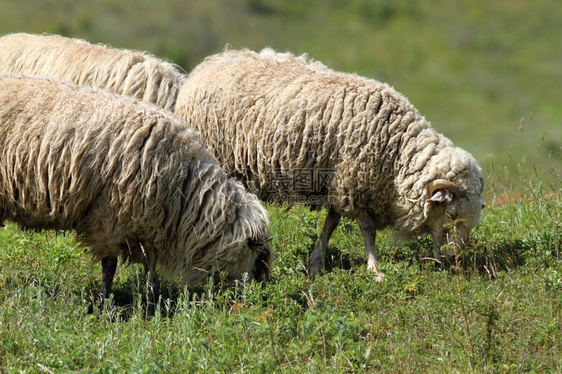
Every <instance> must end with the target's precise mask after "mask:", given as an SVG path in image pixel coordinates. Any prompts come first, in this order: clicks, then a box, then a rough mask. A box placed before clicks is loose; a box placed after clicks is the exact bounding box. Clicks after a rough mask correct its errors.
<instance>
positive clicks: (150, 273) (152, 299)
mask: <svg viewBox="0 0 562 374" xmlns="http://www.w3.org/2000/svg"><path fill="white" fill-rule="evenodd" d="M144 270H145V271H146V277H147V286H148V303H149V304H150V305H151V306H156V303H157V302H158V299H159V298H160V283H159V282H158V277H157V276H156V273H155V272H154V269H151V268H150V267H149V266H148V265H147V264H146V263H145V264H144Z"/></svg>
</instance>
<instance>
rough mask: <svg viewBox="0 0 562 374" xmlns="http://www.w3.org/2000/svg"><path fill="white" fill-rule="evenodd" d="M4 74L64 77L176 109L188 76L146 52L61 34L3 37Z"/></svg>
mask: <svg viewBox="0 0 562 374" xmlns="http://www.w3.org/2000/svg"><path fill="white" fill-rule="evenodd" d="M0 51H1V52H0V71H2V72H5V73H21V74H27V75H40V76H45V77H50V78H62V79H65V80H68V81H71V82H74V83H76V84H79V85H87V86H95V87H100V88H104V89H106V90H107V91H110V92H115V93H118V94H122V95H128V96H134V97H137V98H139V99H142V100H146V101H149V102H152V103H155V104H157V105H158V106H160V107H162V108H164V109H168V110H173V109H174V106H175V102H176V98H177V95H178V91H179V88H180V87H181V85H182V84H183V82H184V80H185V77H186V75H185V74H184V72H183V70H181V68H179V67H178V66H176V65H174V64H172V63H169V62H167V61H164V60H162V59H159V58H157V57H155V56H153V55H151V54H149V53H147V52H137V51H131V50H126V49H116V48H111V47H108V46H105V45H101V44H90V43H89V42H87V41H85V40H81V39H73V38H65V37H62V36H58V35H33V34H26V33H16V34H8V35H5V36H3V37H0Z"/></svg>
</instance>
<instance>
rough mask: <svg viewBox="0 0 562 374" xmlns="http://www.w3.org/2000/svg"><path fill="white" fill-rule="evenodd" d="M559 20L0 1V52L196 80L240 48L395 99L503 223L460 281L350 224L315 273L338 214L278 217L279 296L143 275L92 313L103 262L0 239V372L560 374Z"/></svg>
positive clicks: (94, 0)
mask: <svg viewBox="0 0 562 374" xmlns="http://www.w3.org/2000/svg"><path fill="white" fill-rule="evenodd" d="M561 12H562V3H557V2H552V1H547V0H534V1H530V0H505V1H502V2H489V1H484V0H462V1H458V2H450V1H446V0H435V1H431V2H430V1H427V0H423V1H416V2H411V1H408V0H395V1H390V0H381V1H370V0H350V1H347V2H340V1H336V0H309V1H307V2H304V1H301V0H284V1H276V0H229V1H220V0H189V1H180V0H166V1H160V2H154V1H148V0H139V1H136V2H114V1H109V0H88V1H86V0H43V1H41V2H37V1H34V0H19V1H17V2H14V1H11V0H0V35H1V34H5V33H10V32H16V31H26V32H34V33H40V32H49V33H58V34H63V35H66V36H73V37H80V38H85V39H88V40H90V41H92V42H103V43H110V44H112V45H113V46H116V47H123V48H133V49H140V50H148V51H150V52H152V53H155V54H157V55H160V56H165V57H167V58H168V59H170V60H173V61H175V62H176V63H178V64H179V65H180V66H182V67H183V68H184V69H185V70H186V71H189V70H190V69H191V68H192V67H193V66H195V65H196V64H197V63H198V62H199V61H201V59H203V58H204V57H205V56H206V55H208V54H211V53H215V52H218V51H220V50H222V49H223V48H224V46H225V45H226V44H230V45H232V46H233V47H242V46H244V47H249V48H252V49H260V48H262V47H264V46H273V47H274V48H276V49H279V50H291V51H293V52H295V53H298V54H300V53H308V54H309V55H310V56H311V57H313V58H316V59H319V60H321V61H322V62H324V63H325V64H327V65H329V66H330V67H333V68H336V69H339V70H343V71H348V72H358V73H359V74H361V75H364V76H368V77H371V78H374V79H378V80H381V81H385V82H388V83H390V84H391V85H393V86H395V88H397V89H398V90H399V91H401V92H402V93H404V94H405V95H406V96H407V97H409V98H410V100H411V101H412V103H413V104H414V105H415V106H416V107H418V109H419V110H420V112H421V113H422V114H424V115H425V116H426V118H428V119H429V120H430V121H431V122H432V124H433V126H434V127H435V128H436V129H437V130H439V131H441V132H443V133H445V134H446V135H447V136H448V137H450V138H451V139H452V140H453V141H454V142H455V144H458V145H460V146H462V147H463V148H465V149H467V150H469V151H470V152H472V153H473V154H474V155H475V157H476V158H477V159H478V160H479V162H480V163H481V165H482V166H483V168H484V172H485V179H486V189H485V194H484V200H485V202H486V203H487V205H488V207H487V208H486V209H485V210H484V213H483V216H482V219H481V222H480V224H479V226H478V227H477V228H476V230H475V231H474V232H473V234H472V237H471V242H470V246H469V248H468V249H467V250H466V252H465V253H463V255H462V264H461V265H460V266H458V267H453V268H442V267H440V266H439V265H437V264H436V263H435V262H434V261H431V260H430V259H429V257H430V256H431V254H432V251H433V249H432V242H431V239H430V238H427V237H423V238H420V239H419V240H417V241H413V242H402V241H399V240H397V239H396V238H394V236H393V234H392V232H391V231H383V232H380V233H379V235H378V238H377V240H378V242H377V244H378V250H379V254H380V262H381V269H382V271H384V272H385V274H386V278H385V281H384V282H381V283H378V282H375V281H374V275H373V274H371V273H370V272H368V271H367V269H366V266H365V259H364V246H363V241H362V238H361V236H360V234H359V232H358V228H357V226H356V224H355V223H354V222H350V221H346V220H344V221H343V222H342V224H341V225H340V226H339V227H338V229H337V230H336V232H335V233H334V236H333V238H332V240H331V241H330V244H329V248H328V253H327V271H326V272H325V273H323V274H322V275H320V276H318V277H316V278H315V279H312V278H310V277H309V276H308V275H307V274H306V267H305V264H306V263H307V256H308V253H309V251H310V250H311V248H312V246H313V243H314V242H315V241H316V239H317V236H318V232H319V230H320V227H321V226H322V222H323V219H324V214H325V211H322V212H320V213H317V212H309V211H308V210H307V209H306V208H304V207H295V208H293V209H291V210H290V211H289V212H286V213H285V212H284V208H281V207H268V209H269V211H270V215H271V230H272V233H273V234H274V239H273V247H274V250H275V252H276V254H277V257H278V258H277V261H276V262H275V264H274V268H273V274H272V279H271V281H270V282H269V283H268V284H267V285H266V286H264V287H261V286H259V285H257V284H254V283H251V282H239V283H237V284H226V283H223V282H219V281H217V282H210V283H208V284H205V285H201V286H198V287H191V288H186V289H180V288H178V287H177V286H176V285H175V284H174V283H173V282H171V283H169V284H166V285H165V286H164V288H163V290H162V291H163V296H164V298H163V302H162V304H161V305H160V307H159V308H157V310H156V311H155V313H154V315H148V313H147V308H146V307H145V298H146V293H145V292H144V288H145V280H144V278H143V274H142V271H141V269H140V268H139V267H138V266H120V268H119V270H118V274H117V278H116V284H115V286H114V288H115V294H114V297H113V299H112V300H111V301H110V302H108V303H106V304H105V305H104V307H103V309H101V310H100V309H99V308H98V305H97V292H98V289H99V287H100V281H101V268H100V266H99V264H91V262H90V257H89V256H88V255H87V254H84V253H83V252H82V250H80V249H78V247H77V243H76V242H75V241H74V239H73V236H72V233H67V234H63V233H58V234H57V233H54V232H40V233H34V232H27V231H22V230H20V229H18V228H17V227H16V226H14V225H12V224H8V225H7V227H6V228H0V374H9V373H10V374H11V373H20V372H22V373H66V372H80V373H123V372H125V373H186V372H189V373H197V372H201V373H210V372H221V373H222V372H224V373H231V372H237V373H242V372H244V373H262V372H263V373H271V372H294V373H301V372H313V373H316V372H317V373H336V372H353V373H355V372H358V373H361V372H365V373H367V372H388V373H404V372H431V373H433V372H443V373H467V372H468V373H524V372H525V373H557V372H562V219H561V214H562V213H561V212H562V196H561V195H560V192H559V190H560V184H561V182H562V175H561V173H562V169H561V168H560V165H561V162H562V148H561V146H562V126H561V123H560V122H561V118H562V106H561V105H560V84H559V83H560V82H561V81H562V70H561V69H560V64H561V63H562V49H561V48H560V46H561V45H562V44H561V41H562V34H560V31H559V30H560V29H559V23H560V21H559V14H561Z"/></svg>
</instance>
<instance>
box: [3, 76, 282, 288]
mask: <svg viewBox="0 0 562 374" xmlns="http://www.w3.org/2000/svg"><path fill="white" fill-rule="evenodd" d="M3 221H12V222H16V223H18V224H19V225H21V226H22V227H26V228H33V229H54V230H74V231H75V232H76V234H77V237H78V239H79V241H80V242H81V245H83V246H84V247H87V248H88V249H89V252H90V253H91V254H92V255H93V256H94V258H95V259H97V260H100V259H104V260H105V261H110V262H111V261H112V260H113V259H116V258H117V257H118V256H122V257H123V258H124V259H125V260H128V261H129V262H132V263H143V264H144V266H145V268H146V269H147V271H148V272H149V274H150V275H152V277H151V284H152V285H153V286H155V284H156V283H155V279H154V271H155V269H156V268H157V267H158V269H159V272H160V273H161V274H162V275H163V276H164V277H166V278H175V277H177V276H181V277H182V280H183V282H184V283H185V284H194V283H198V282H200V281H202V280H203V279H205V278H206V277H207V276H208V274H209V273H210V272H211V270H212V269H213V268H214V269H216V270H217V271H220V272H224V274H225V275H226V276H227V277H228V278H231V279H239V278H241V277H242V275H243V273H245V272H247V273H249V275H250V278H255V279H259V280H265V279H266V278H267V276H268V274H269V268H270V265H271V261H272V259H273V253H272V250H271V246H270V244H269V243H268V239H269V238H270V235H269V229H268V226H269V218H268V214H267V211H266V210H265V209H264V208H263V207H262V205H261V204H260V201H259V200H258V198H257V197H256V196H255V195H253V194H251V193H249V192H247V191H246V190H245V189H244V187H243V186H242V184H240V183H239V182H236V181H235V180H233V179H232V178H230V177H229V176H228V175H227V174H226V172H225V171H224V170H223V169H221V168H220V167H219V165H218V164H217V163H216V162H215V161H214V160H213V159H212V158H210V156H209V154H208V152H207V149H206V147H205V145H204V144H203V142H202V141H201V140H200V138H199V134H198V133H197V132H196V131H194V130H192V129H190V128H188V127H187V126H186V125H185V123H184V121H183V120H182V119H181V118H179V117H177V116H175V115H174V114H173V113H170V112H169V111H166V110H163V109H161V108H158V107H156V106H155V105H152V104H150V103H147V102H144V101H139V100H136V99H133V98H130V97H125V96H119V95H116V94H110V93H108V92H105V91H103V90H99V89H93V88H90V87H82V86H76V85H73V84H70V83H66V82H63V81H60V80H53V79H46V78H38V77H25V76H21V75H14V74H1V75H0V222H3ZM111 266H112V265H111V264H105V268H104V279H103V282H102V283H103V284H102V291H103V296H104V297H107V296H108V294H109V292H110V290H111V282H112V280H113V273H114V272H115V268H114V264H113V269H111ZM154 292H155V296H154V297H155V298H157V289H156V290H155V291H154Z"/></svg>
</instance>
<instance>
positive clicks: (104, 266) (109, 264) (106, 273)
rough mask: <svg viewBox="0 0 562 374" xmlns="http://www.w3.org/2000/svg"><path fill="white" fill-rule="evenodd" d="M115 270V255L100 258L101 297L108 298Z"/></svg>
mask: <svg viewBox="0 0 562 374" xmlns="http://www.w3.org/2000/svg"><path fill="white" fill-rule="evenodd" d="M116 270H117V257H110V256H108V257H104V258H102V259H101V272H102V275H101V296H102V298H103V299H107V298H109V294H110V293H111V286H112V285H113V277H114V276H115V271H116Z"/></svg>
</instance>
